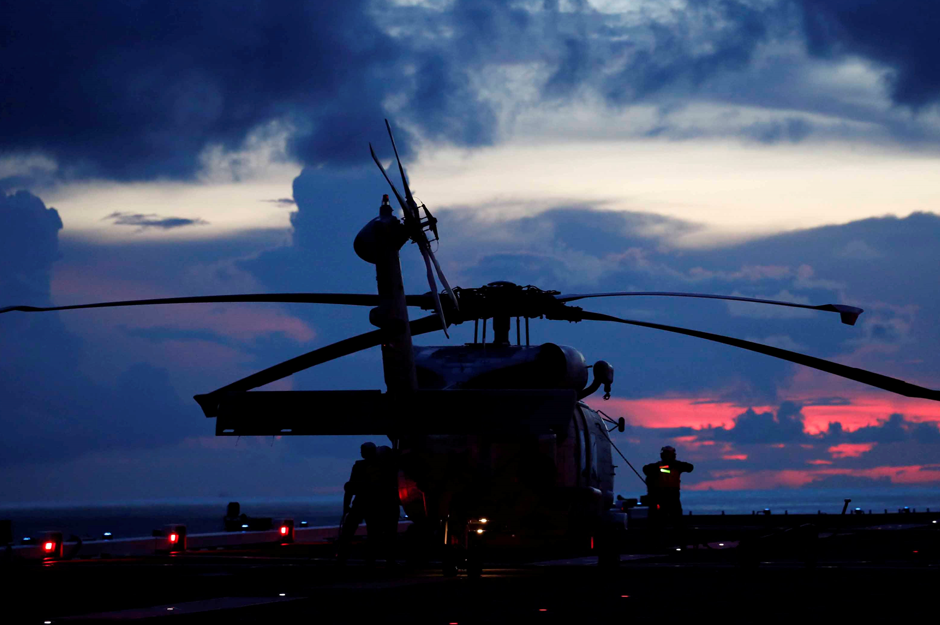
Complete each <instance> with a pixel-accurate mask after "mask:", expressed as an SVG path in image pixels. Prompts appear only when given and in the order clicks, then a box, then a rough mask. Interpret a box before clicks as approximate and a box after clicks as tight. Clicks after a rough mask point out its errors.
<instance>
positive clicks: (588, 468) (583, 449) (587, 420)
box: [576, 406, 600, 488]
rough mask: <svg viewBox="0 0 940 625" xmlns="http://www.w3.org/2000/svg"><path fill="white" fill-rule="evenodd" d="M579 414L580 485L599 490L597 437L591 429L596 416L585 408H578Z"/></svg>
mask: <svg viewBox="0 0 940 625" xmlns="http://www.w3.org/2000/svg"><path fill="white" fill-rule="evenodd" d="M577 413H578V417H579V418H578V419H577V420H576V421H577V426H578V446H579V447H580V463H579V465H578V470H579V475H580V477H579V479H578V485H579V486H589V487H594V488H597V487H598V486H599V482H600V480H599V477H598V472H597V464H598V462H597V461H598V452H597V435H596V434H595V433H594V432H593V431H592V429H591V425H593V423H594V414H593V412H592V411H591V410H590V409H584V407H583V406H579V407H578V411H577ZM585 413H587V414H585Z"/></svg>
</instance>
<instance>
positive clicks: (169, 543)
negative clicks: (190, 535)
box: [157, 523, 187, 553]
mask: <svg viewBox="0 0 940 625" xmlns="http://www.w3.org/2000/svg"><path fill="white" fill-rule="evenodd" d="M186 534H187V532H186V526H185V525H183V524H181V523H172V524H170V525H166V526H164V530H163V535H164V536H166V543H165V546H163V547H158V548H157V550H158V551H164V552H167V553H183V552H185V551H186Z"/></svg>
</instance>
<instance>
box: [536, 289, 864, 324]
mask: <svg viewBox="0 0 940 625" xmlns="http://www.w3.org/2000/svg"><path fill="white" fill-rule="evenodd" d="M629 296H644V297H645V296H656V297H695V298H701V299H722V300H731V301H736V302H753V303H755V304H772V305H774V306H789V307H791V308H807V309H809V310H823V311H826V312H836V313H839V315H840V316H841V318H842V323H845V324H848V325H850V326H854V325H855V322H856V320H858V316H859V315H861V314H862V313H863V312H865V311H864V310H863V309H861V308H856V307H855V306H846V305H845V304H822V305H820V306H811V305H809V304H794V303H793V302H780V301H777V300H772V299H756V298H753V297H737V296H735V295H708V294H706V293H670V292H665V291H636V292H630V291H623V292H614V293H581V294H565V295H556V296H555V299H557V300H558V301H560V302H573V301H575V300H579V299H588V298H591V297H629Z"/></svg>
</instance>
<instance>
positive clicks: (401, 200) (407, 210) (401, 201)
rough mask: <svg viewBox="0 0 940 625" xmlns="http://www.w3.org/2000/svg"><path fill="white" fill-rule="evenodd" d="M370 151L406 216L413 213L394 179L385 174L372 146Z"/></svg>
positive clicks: (370, 145)
mask: <svg viewBox="0 0 940 625" xmlns="http://www.w3.org/2000/svg"><path fill="white" fill-rule="evenodd" d="M369 151H370V152H371V153H372V160H373V161H375V164H376V165H378V166H379V169H380V170H382V175H383V176H385V181H386V182H387V183H388V186H390V187H391V188H392V192H393V193H394V194H395V197H396V198H397V199H398V204H399V205H400V206H401V209H402V210H403V211H404V212H405V216H408V215H409V214H410V213H411V209H410V208H409V207H408V204H407V203H406V202H405V198H403V197H402V196H401V193H399V192H398V189H396V188H395V184H394V183H393V182H392V179H391V178H389V177H388V174H387V173H386V172H385V168H384V167H382V163H381V162H379V157H378V156H376V155H375V150H373V149H372V144H371V143H370V144H369Z"/></svg>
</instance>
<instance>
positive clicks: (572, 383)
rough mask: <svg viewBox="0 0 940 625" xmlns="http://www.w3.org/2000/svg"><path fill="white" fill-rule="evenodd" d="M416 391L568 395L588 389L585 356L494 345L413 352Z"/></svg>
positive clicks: (547, 347)
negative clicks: (565, 392) (562, 391)
mask: <svg viewBox="0 0 940 625" xmlns="http://www.w3.org/2000/svg"><path fill="white" fill-rule="evenodd" d="M414 349H415V365H416V367H417V372H418V386H419V388H423V389H455V388H465V389H512V388H527V389H571V390H575V391H580V390H582V389H583V388H584V387H585V386H587V383H588V367H587V365H586V364H585V360H584V356H583V355H582V354H581V352H579V351H578V350H576V349H575V348H573V347H568V346H567V345H556V344H555V343H545V344H543V345H533V346H531V347H530V346H521V345H493V344H492V343H489V344H482V343H470V344H467V345H464V346H462V347H440V346H434V347H424V346H415V348H414Z"/></svg>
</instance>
